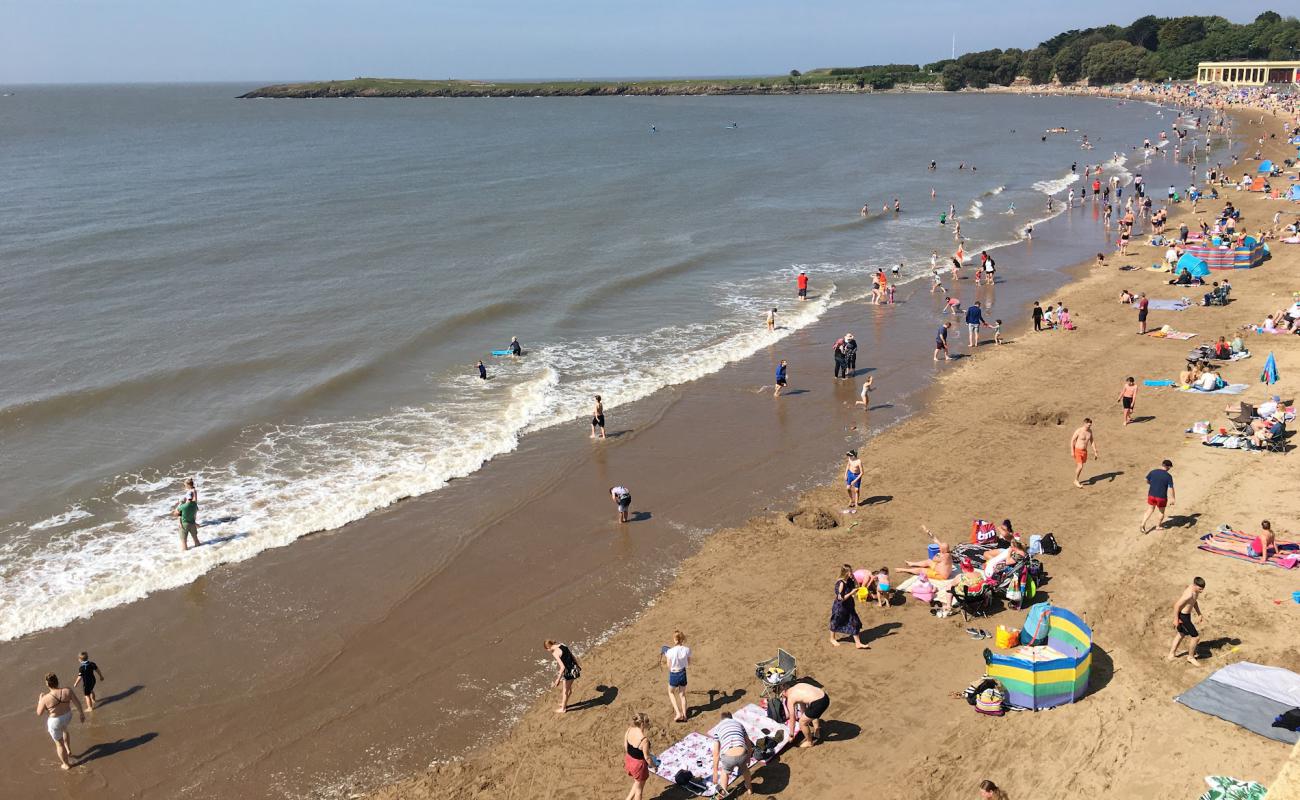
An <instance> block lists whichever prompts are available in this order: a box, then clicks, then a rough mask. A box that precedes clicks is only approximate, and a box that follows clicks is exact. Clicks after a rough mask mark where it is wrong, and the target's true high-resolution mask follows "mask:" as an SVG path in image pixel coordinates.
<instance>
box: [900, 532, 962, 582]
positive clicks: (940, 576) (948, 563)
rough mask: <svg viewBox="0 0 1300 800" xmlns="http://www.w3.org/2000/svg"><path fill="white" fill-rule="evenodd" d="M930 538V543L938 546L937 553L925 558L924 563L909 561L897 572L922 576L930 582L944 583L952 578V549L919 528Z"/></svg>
mask: <svg viewBox="0 0 1300 800" xmlns="http://www.w3.org/2000/svg"><path fill="white" fill-rule="evenodd" d="M921 530H923V531H925V533H926V535H927V536H929V537H930V542H931V543H932V544H936V545H938V546H939V552H938V553H936V554H935V556H934V558H927V559H925V560H924V561H909V562H907V566H905V567H899V568H898V571H899V572H906V573H908V574H909V575H924V576H926V577H927V578H929V579H930V580H932V581H946V580H948V579H949V578H951V577H952V547H951V546H950V545H949V544H948V543H947V542H941V541H939V538H938V537H937V536H935V535H934V534H933V533H930V529H929V528H927V527H925V526H924V525H922V526H921Z"/></svg>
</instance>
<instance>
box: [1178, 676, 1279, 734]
mask: <svg viewBox="0 0 1300 800" xmlns="http://www.w3.org/2000/svg"><path fill="white" fill-rule="evenodd" d="M1297 681H1300V675H1296V674H1295V673H1294V672H1291V671H1290V670H1285V669H1281V668H1278V667H1266V666H1262V665H1260V664H1252V663H1250V662H1249V661H1241V662H1238V663H1236V664H1230V665H1228V666H1226V667H1223V668H1222V669H1219V670H1217V671H1215V672H1214V674H1212V675H1210V676H1209V677H1208V678H1206V679H1205V680H1203V681H1201V682H1200V683H1198V684H1196V685H1195V686H1193V687H1192V688H1190V689H1188V690H1187V691H1185V692H1183V693H1182V694H1180V695H1178V696H1177V697H1175V698H1174V700H1175V702H1178V703H1182V704H1183V705H1185V706H1187V707H1188V708H1190V709H1193V710H1195V711H1200V712H1201V713H1203V714H1209V715H1210V716H1212V717H1218V718H1219V719H1222V720H1226V721H1228V722H1231V723H1233V724H1234V725H1239V726H1241V727H1243V728H1245V729H1246V730H1248V731H1252V732H1254V733H1258V734H1259V735H1260V736H1264V737H1267V738H1269V739H1274V740H1276V741H1279V742H1286V743H1287V744H1295V743H1296V741H1297V740H1300V734H1297V733H1296V732H1295V731H1288V730H1283V729H1282V728H1274V727H1273V720H1274V719H1275V718H1277V717H1278V716H1279V715H1280V714H1284V713H1286V712H1287V711H1289V710H1291V709H1292V708H1294V707H1295V704H1294V703H1293V702H1291V701H1292V700H1294V697H1293V695H1294V694H1295V684H1296V682H1297Z"/></svg>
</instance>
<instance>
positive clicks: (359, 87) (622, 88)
mask: <svg viewBox="0 0 1300 800" xmlns="http://www.w3.org/2000/svg"><path fill="white" fill-rule="evenodd" d="M810 77H811V76H810ZM881 91H888V92H934V91H941V89H940V88H939V86H938V84H937V83H936V84H927V83H909V84H899V85H897V86H895V87H893V88H891V89H884V90H882V89H875V88H872V87H871V86H870V85H863V86H859V85H858V84H857V83H855V82H852V81H832V80H827V81H824V82H809V81H799V82H795V81H792V80H789V79H786V78H782V77H771V78H722V79H696V78H686V79H681V80H651V81H546V82H539V83H526V82H494V81H470V80H448V81H425V80H408V79H384V78H357V79H354V80H347V81H317V82H310V83H282V84H275V85H271V86H263V87H261V88H259V89H254V90H253V91H251V92H247V93H245V94H241V95H239V99H241V100H243V99H255V98H275V99H313V98H335V97H620V96H628V95H631V96H649V97H656V96H669V95H778V94H873V93H879V92H881Z"/></svg>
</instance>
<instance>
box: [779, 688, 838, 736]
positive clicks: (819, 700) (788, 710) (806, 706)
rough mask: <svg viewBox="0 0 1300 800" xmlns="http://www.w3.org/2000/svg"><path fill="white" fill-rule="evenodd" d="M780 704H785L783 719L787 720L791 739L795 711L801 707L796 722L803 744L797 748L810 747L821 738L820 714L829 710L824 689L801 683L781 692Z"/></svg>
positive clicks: (827, 696) (793, 729)
mask: <svg viewBox="0 0 1300 800" xmlns="http://www.w3.org/2000/svg"><path fill="white" fill-rule="evenodd" d="M781 702H783V703H784V704H785V717H786V719H787V720H789V722H788V725H789V736H790V737H791V738H793V737H794V731H795V724H796V723H795V716H796V714H795V710H796V708H797V707H798V706H802V707H803V716H801V717H799V722H798V726H799V732H800V733H802V734H803V742H802V743H801V744H800V745H799V746H800V747H812V746H813V745H814V744H815V743H816V742H817V741H818V740H819V739H820V738H821V733H822V714H825V713H826V709H827V708H830V705H831V697H830V695H828V694H826V691H825V690H824V689H819V688H817V687H816V686H814V685H812V684H811V683H804V682H802V681H801V682H799V683H794V684H792V685H790V686H789V687H788V688H786V689H783V690H782V691H781Z"/></svg>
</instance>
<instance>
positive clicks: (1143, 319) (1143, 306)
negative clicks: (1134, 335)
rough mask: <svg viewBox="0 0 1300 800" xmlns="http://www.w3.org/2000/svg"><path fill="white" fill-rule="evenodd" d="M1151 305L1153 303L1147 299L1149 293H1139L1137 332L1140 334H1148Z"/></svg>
mask: <svg viewBox="0 0 1300 800" xmlns="http://www.w3.org/2000/svg"><path fill="white" fill-rule="evenodd" d="M1149 305H1151V301H1150V300H1147V293H1146V292H1141V293H1139V294H1138V301H1137V307H1138V331H1137V332H1138V335H1140V336H1144V335H1146V332H1147V306H1149Z"/></svg>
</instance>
